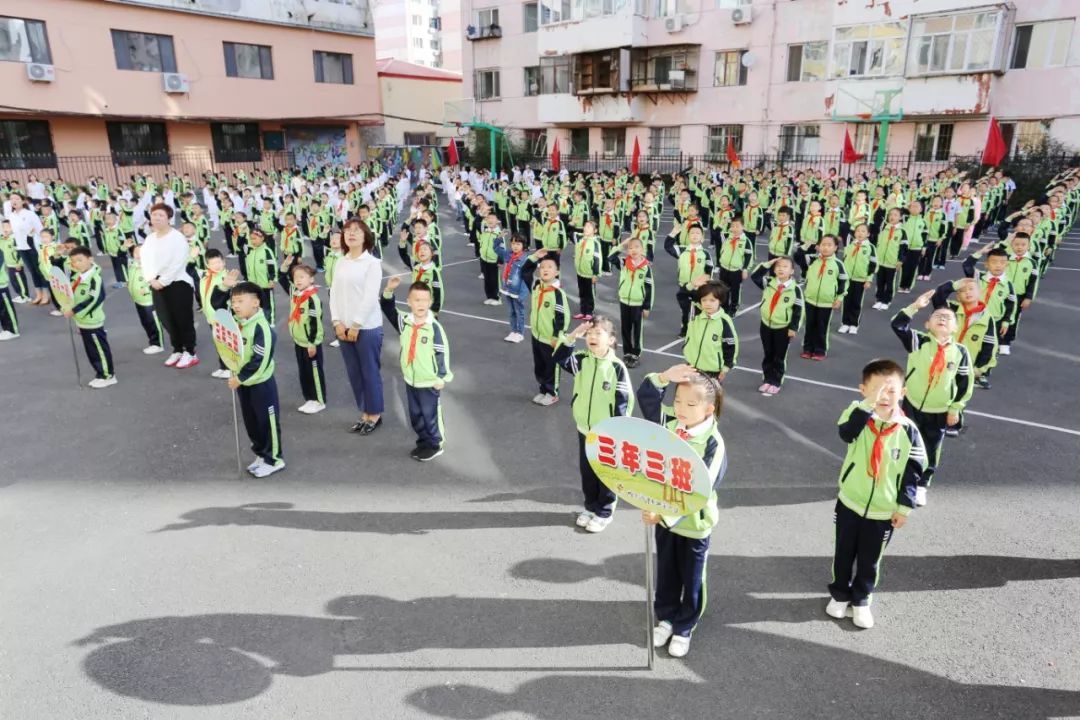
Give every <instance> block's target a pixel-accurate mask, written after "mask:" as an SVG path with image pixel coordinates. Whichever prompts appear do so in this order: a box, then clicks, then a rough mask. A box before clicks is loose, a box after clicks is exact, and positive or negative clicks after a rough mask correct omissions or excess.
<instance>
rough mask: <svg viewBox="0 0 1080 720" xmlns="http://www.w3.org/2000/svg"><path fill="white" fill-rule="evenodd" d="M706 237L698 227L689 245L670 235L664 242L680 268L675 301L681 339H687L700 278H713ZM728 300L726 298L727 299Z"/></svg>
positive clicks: (691, 231)
mask: <svg viewBox="0 0 1080 720" xmlns="http://www.w3.org/2000/svg"><path fill="white" fill-rule="evenodd" d="M704 239H705V236H704V233H703V231H702V229H701V228H700V227H698V226H696V225H695V226H694V227H692V228H690V232H689V233H687V244H686V245H679V244H678V243H677V242H676V241H675V238H674V237H673V236H671V235H669V236H668V237H667V238H666V239H665V240H664V250H665V251H667V254H668V255H670V256H671V257H673V258H675V264H676V267H677V268H678V283H679V289H678V290H676V291H675V301H676V302H677V303H679V312H680V313H681V323H680V325H679V337H681V338H684V337H686V325H687V323H689V322H690V310H691V309H692V307H693V304H694V295H695V294H696V292H697V288H698V286H699V285H700V284H701V283H700V282H699V281H698V278H700V277H704V278H705V280H708V279H709V278H710V277H712V271H713V261H712V256H711V255H710V254H709V251H708V250H706V249H705V248H704V247H703V246H702V242H703V241H704ZM725 300H726V298H725Z"/></svg>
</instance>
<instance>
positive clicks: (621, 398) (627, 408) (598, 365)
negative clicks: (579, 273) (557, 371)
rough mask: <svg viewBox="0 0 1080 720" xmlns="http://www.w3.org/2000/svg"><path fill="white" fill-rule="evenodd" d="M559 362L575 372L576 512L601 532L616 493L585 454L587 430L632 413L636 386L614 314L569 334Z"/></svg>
mask: <svg viewBox="0 0 1080 720" xmlns="http://www.w3.org/2000/svg"><path fill="white" fill-rule="evenodd" d="M581 338H585V344H586V346H587V349H585V350H577V351H575V350H574V343H576V342H577V341H578V340H580V339H581ZM555 362H557V363H558V364H559V366H560V367H562V369H564V370H566V372H568V373H570V374H571V375H573V376H574V405H573V408H572V410H573V414H574V422H575V423H576V425H577V431H578V466H579V469H580V471H581V493H582V495H584V497H585V503H584V504H585V509H584V510H583V511H582V512H580V513H578V516H577V520H576V525H577V526H578V527H580V528H584V529H585V532H590V533H598V532H603V530H604V528H606V527H607V526H608V525H610V524H611V521H612V519H613V517H612V512H613V511H614V510H615V493H614V492H612V491H611V489H610V488H608V486H607V485H605V484H604V483H602V482H600V479H599V478H598V477H597V476H596V472H594V471H593V469H592V466H591V465H590V464H589V459H588V458H587V457H586V456H585V435H586V434H587V433H588V432H589V429H590V428H592V427H593V426H594V425H596V424H597V423H598V422H600V421H601V420H606V419H608V418H609V417H616V416H626V415H631V414H633V412H634V391H633V388H632V387H631V386H630V371H629V370H627V369H626V366H625V365H624V364H623V363H622V361H620V360H619V356H618V354H616V352H615V325H614V324H613V323H612V322H611V320H610V319H608V318H606V317H603V316H596V317H595V318H592V319H591V320H589V321H586V322H584V323H582V324H581V325H578V326H577V327H576V328H574V330H573V332H571V333H568V334H565V335H564V336H563V338H562V341H561V342H560V343H559V346H558V347H557V348H556V349H555Z"/></svg>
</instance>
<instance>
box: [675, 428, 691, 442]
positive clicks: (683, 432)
mask: <svg viewBox="0 0 1080 720" xmlns="http://www.w3.org/2000/svg"><path fill="white" fill-rule="evenodd" d="M675 434H676V435H678V436H679V438H680V439H682V440H689V439H690V433H688V432H686V430H684V429H682V428H676V429H675Z"/></svg>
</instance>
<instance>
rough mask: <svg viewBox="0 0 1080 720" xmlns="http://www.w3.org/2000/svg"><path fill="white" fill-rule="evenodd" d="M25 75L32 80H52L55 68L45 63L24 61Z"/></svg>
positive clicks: (54, 77) (45, 81)
mask: <svg viewBox="0 0 1080 720" xmlns="http://www.w3.org/2000/svg"><path fill="white" fill-rule="evenodd" d="M26 77H28V78H30V80H31V81H33V82H42V83H48V82H52V81H53V80H55V79H56V68H54V67H53V66H52V65H46V64H45V63H26Z"/></svg>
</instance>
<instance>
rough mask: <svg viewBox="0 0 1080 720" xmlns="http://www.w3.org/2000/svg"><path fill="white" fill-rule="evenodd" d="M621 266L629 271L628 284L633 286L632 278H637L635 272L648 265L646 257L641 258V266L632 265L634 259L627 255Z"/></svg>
mask: <svg viewBox="0 0 1080 720" xmlns="http://www.w3.org/2000/svg"><path fill="white" fill-rule="evenodd" d="M623 264H624V265H625V267H626V269H627V270H629V271H630V284H631V285H633V284H634V278H635V277H636V276H637V271H638V270H640V269H641V268H643V267H645V266H646V265H648V264H649V259H648V258H647V257H642V258H641V264H640V265H634V258H632V257H630V256H629V255H627V256H626V261H625V262H624V263H623Z"/></svg>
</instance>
